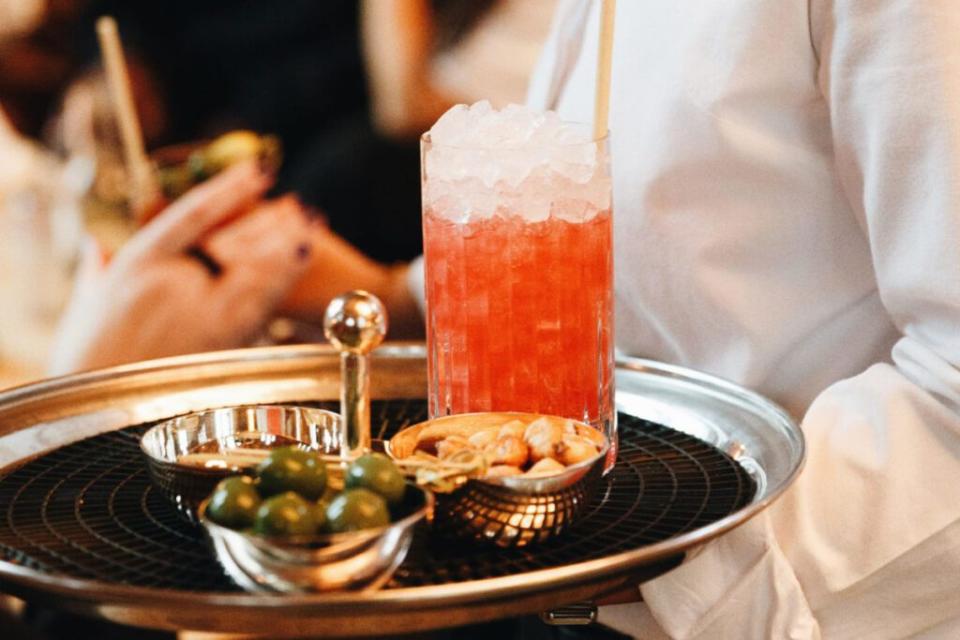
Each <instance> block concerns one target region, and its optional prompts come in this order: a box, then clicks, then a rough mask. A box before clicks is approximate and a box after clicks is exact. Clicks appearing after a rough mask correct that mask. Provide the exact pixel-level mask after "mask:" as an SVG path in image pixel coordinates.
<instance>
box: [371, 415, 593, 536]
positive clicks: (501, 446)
mask: <svg viewBox="0 0 960 640" xmlns="http://www.w3.org/2000/svg"><path fill="white" fill-rule="evenodd" d="M609 450H610V442H609V441H608V440H607V438H606V436H604V435H603V434H602V433H601V432H600V431H599V430H597V429H594V428H593V427H591V426H590V425H588V424H586V423H583V422H578V421H576V420H569V419H566V418H561V417H558V416H549V415H543V414H535V413H518V412H484V413H465V414H458V415H450V416H444V417H442V418H434V419H432V420H427V421H426V422H421V423H419V424H416V425H413V426H410V427H407V428H406V429H403V430H402V431H400V432H399V433H397V434H396V435H395V436H394V437H393V438H391V439H390V441H389V442H388V443H387V452H388V453H389V454H390V456H391V457H393V458H394V459H395V460H396V462H397V464H398V465H401V466H402V467H403V468H404V469H408V470H409V469H415V468H417V467H418V466H421V472H420V473H418V475H417V478H418V481H420V482H421V483H424V484H428V485H429V486H431V488H434V489H435V490H436V491H437V506H436V514H435V521H434V524H435V527H436V529H437V530H439V531H442V532H448V533H452V534H455V535H457V536H459V537H467V538H471V539H474V540H477V541H485V542H492V543H494V544H496V545H497V546H500V547H525V546H527V545H530V544H534V543H538V542H542V541H544V540H547V539H548V538H552V537H554V536H556V535H559V534H561V533H562V532H563V531H565V530H566V529H567V528H568V527H570V526H571V525H572V524H573V523H574V522H575V521H576V520H577V518H578V517H579V516H580V514H581V513H583V511H584V509H585V508H586V506H587V505H588V504H589V503H590V501H591V500H592V499H593V497H594V495H595V494H596V490H597V488H598V486H599V485H600V479H601V476H602V474H603V467H604V462H605V459H606V457H607V453H608V451H609ZM458 471H462V472H458ZM444 480H452V481H451V482H447V483H446V485H447V486H444V484H445V483H444Z"/></svg>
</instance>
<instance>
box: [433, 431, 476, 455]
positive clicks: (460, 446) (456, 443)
mask: <svg viewBox="0 0 960 640" xmlns="http://www.w3.org/2000/svg"><path fill="white" fill-rule="evenodd" d="M472 448H473V447H471V446H470V443H469V442H467V439H466V438H464V437H463V436H460V435H451V436H448V437H446V438H444V439H443V440H441V441H440V442H438V443H437V456H438V457H439V458H440V459H441V460H446V459H447V458H450V457H452V456H453V455H454V454H456V453H457V452H458V451H463V450H464V449H472Z"/></svg>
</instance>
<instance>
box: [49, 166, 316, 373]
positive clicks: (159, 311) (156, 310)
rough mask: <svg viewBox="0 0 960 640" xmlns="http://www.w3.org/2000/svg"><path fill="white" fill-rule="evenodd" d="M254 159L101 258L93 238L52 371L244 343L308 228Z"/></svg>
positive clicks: (300, 267) (289, 280) (257, 327)
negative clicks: (273, 191) (269, 196)
mask: <svg viewBox="0 0 960 640" xmlns="http://www.w3.org/2000/svg"><path fill="white" fill-rule="evenodd" d="M272 183H273V179H272V177H270V176H268V175H265V174H264V173H262V172H261V171H260V170H259V169H258V167H257V166H256V165H255V164H254V163H244V164H240V165H237V166H235V167H233V168H231V169H229V170H227V171H225V172H223V173H222V174H220V175H218V176H216V177H214V178H212V179H210V180H209V181H207V182H205V183H203V184H201V185H199V186H197V187H195V188H193V189H191V190H190V191H189V192H188V193H187V194H186V195H184V196H183V197H182V198H180V199H178V200H176V201H175V202H173V203H172V204H170V205H169V206H168V207H166V209H164V210H163V211H161V212H160V214H158V215H157V217H155V218H154V219H153V220H152V221H151V222H150V223H149V224H147V225H146V226H145V227H144V228H143V229H141V230H140V231H139V232H138V233H137V234H136V235H134V236H133V237H132V238H131V239H130V241H129V242H128V243H127V244H125V245H124V246H123V247H122V248H121V249H120V250H119V251H118V252H117V253H116V255H114V256H112V257H111V258H110V259H109V260H108V261H105V260H104V257H103V254H102V251H101V249H100V248H99V247H98V246H97V245H96V243H95V242H94V241H93V240H92V239H91V240H89V241H88V243H87V246H86V247H85V249H84V251H83V258H82V262H81V265H80V268H79V270H78V275H77V281H76V284H75V289H74V292H73V295H72V298H71V301H70V303H69V305H68V308H67V311H66V313H65V314H64V316H63V318H62V320H61V325H60V330H59V331H58V335H57V337H56V339H55V341H54V346H53V351H52V359H51V373H54V374H63V373H67V372H70V371H76V370H82V369H90V368H96V367H103V366H110V365H115V364H121V363H126V362H132V361H135V360H144V359H149V358H157V357H163V356H170V355H178V354H185V353H191V352H197V351H210V350H216V349H227V348H233V347H240V346H244V345H247V344H249V343H250V342H251V341H252V340H253V339H254V338H255V337H256V336H257V335H258V333H259V332H260V331H262V330H263V328H264V325H265V324H266V322H267V321H268V320H269V319H270V318H271V317H272V315H273V313H274V310H275V309H276V307H277V305H278V304H279V303H280V301H281V300H282V299H283V297H284V296H285V295H286V294H287V292H288V290H289V289H290V287H291V286H292V284H293V283H294V282H295V281H296V280H297V279H298V278H299V277H300V276H301V275H302V273H303V272H304V270H305V269H306V267H307V265H308V262H309V260H308V258H309V255H310V253H311V251H312V243H311V240H310V238H311V223H310V222H309V221H308V218H307V216H306V215H305V214H304V211H303V208H302V206H301V205H300V203H299V202H298V201H297V200H296V199H295V198H293V197H291V196H286V197H282V198H279V199H276V200H269V201H267V200H263V196H264V194H265V193H266V191H267V190H268V189H269V188H270V186H271V185H272Z"/></svg>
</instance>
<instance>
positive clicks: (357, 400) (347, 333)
mask: <svg viewBox="0 0 960 640" xmlns="http://www.w3.org/2000/svg"><path fill="white" fill-rule="evenodd" d="M323 333H324V335H326V336H327V340H329V341H330V343H331V344H332V345H333V346H334V348H335V349H337V350H338V351H339V352H340V415H341V416H343V422H342V425H343V428H342V431H341V434H340V457H341V458H342V459H343V460H344V462H347V461H349V460H353V459H354V458H356V457H357V456H360V455H363V454H364V453H367V452H369V451H370V444H371V437H370V364H369V362H368V357H367V356H368V354H369V353H370V352H371V351H373V350H374V349H375V348H376V347H377V346H378V345H379V344H380V343H381V342H383V338H384V336H385V335H386V334H387V312H386V310H385V309H384V308H383V303H382V302H380V300H379V299H378V298H377V297H376V296H375V295H373V294H371V293H367V292H366V291H359V290H358V291H350V292H347V293H344V294H343V295H340V296H337V297H336V298H334V299H333V300H332V301H331V302H330V304H329V305H328V306H327V311H326V313H325V314H324V316H323Z"/></svg>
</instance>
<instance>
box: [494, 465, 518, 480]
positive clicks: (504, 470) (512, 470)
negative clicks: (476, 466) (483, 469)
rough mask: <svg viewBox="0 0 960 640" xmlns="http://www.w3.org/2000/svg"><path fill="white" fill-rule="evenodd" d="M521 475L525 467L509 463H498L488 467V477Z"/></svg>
mask: <svg viewBox="0 0 960 640" xmlns="http://www.w3.org/2000/svg"><path fill="white" fill-rule="evenodd" d="M520 475H523V469H521V468H520V467H514V466H511V465H508V464H497V465H494V466H492V467H490V468H489V469H487V477H488V478H489V477H492V478H507V477H510V476H520Z"/></svg>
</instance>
